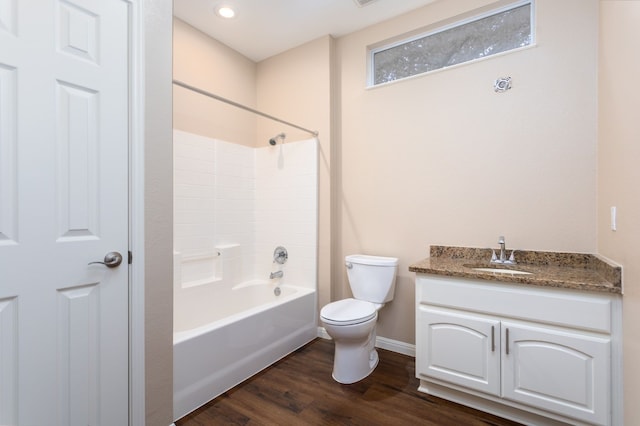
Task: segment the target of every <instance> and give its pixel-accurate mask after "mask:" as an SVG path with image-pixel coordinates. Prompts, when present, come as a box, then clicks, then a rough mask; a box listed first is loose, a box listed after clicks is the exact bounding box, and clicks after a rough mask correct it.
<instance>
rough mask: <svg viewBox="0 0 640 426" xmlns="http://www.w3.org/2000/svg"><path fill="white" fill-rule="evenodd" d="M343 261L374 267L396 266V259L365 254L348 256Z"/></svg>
mask: <svg viewBox="0 0 640 426" xmlns="http://www.w3.org/2000/svg"><path fill="white" fill-rule="evenodd" d="M345 261H347V262H351V263H356V264H359V265H375V266H396V265H397V264H398V258H397V257H382V256H369V255H366V254H350V255H349V256H347V257H345Z"/></svg>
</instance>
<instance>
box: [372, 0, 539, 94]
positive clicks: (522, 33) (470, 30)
mask: <svg viewBox="0 0 640 426" xmlns="http://www.w3.org/2000/svg"><path fill="white" fill-rule="evenodd" d="M531 42H532V36H531V4H530V3H529V4H525V5H523V6H518V7H515V8H513V9H509V10H506V11H503V12H499V13H496V14H493V15H490V16H487V17H484V18H480V19H478V20H475V21H472V22H468V23H465V24H462V25H458V26H455V27H453V28H449V29H447V30H444V31H440V32H437V33H434V34H430V35H427V36H424V37H421V38H418V39H414V40H411V41H408V42H405V43H401V44H399V45H395V46H393V47H390V48H387V49H383V50H379V51H377V52H374V53H373V69H374V81H373V84H374V85H375V84H381V83H387V82H389V81H394V80H398V79H401V78H405V77H410V76H412V75H416V74H422V73H425V72H428V71H433V70H437V69H439V68H445V67H448V66H451V65H456V64H460V63H463V62H467V61H471V60H474V59H479V58H484V57H486V56H491V55H495V54H496V53H500V52H505V51H507V50H511V49H516V48H518V47H523V46H528V45H529V44H531Z"/></svg>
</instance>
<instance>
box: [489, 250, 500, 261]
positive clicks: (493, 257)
mask: <svg viewBox="0 0 640 426" xmlns="http://www.w3.org/2000/svg"><path fill="white" fill-rule="evenodd" d="M496 260H498V256H497V255H496V251H495V250H491V262H495V261H496Z"/></svg>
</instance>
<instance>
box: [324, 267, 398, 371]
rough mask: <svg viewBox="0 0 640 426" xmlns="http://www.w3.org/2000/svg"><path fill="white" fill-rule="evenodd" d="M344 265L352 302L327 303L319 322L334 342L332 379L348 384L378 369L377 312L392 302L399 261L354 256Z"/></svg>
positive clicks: (345, 300)
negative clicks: (376, 347) (376, 345)
mask: <svg viewBox="0 0 640 426" xmlns="http://www.w3.org/2000/svg"><path fill="white" fill-rule="evenodd" d="M345 262H346V267H347V275H348V278H349V285H350V286H351V291H352V292H353V297H354V298H353V299H351V298H349V299H343V300H338V301H337V302H332V303H329V304H328V305H326V306H325V307H323V308H322V310H321V311H320V320H321V321H322V324H323V325H324V328H325V330H326V331H327V333H328V334H329V336H331V338H332V339H333V341H334V342H335V348H336V351H335V355H334V359H333V378H334V379H335V380H336V381H337V382H340V383H344V384H349V383H355V382H357V381H358V380H362V379H364V378H365V377H367V376H368V375H369V374H371V372H372V371H373V369H374V368H376V366H377V365H378V352H377V351H376V349H375V342H376V322H377V321H378V310H379V309H380V308H382V307H383V306H384V304H385V303H386V302H389V301H391V300H392V299H393V295H394V292H395V289H396V271H397V269H398V259H396V258H395V257H380V256H367V255H364V254H354V255H350V256H347V257H346V258H345Z"/></svg>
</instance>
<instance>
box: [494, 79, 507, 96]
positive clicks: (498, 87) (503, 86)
mask: <svg viewBox="0 0 640 426" xmlns="http://www.w3.org/2000/svg"><path fill="white" fill-rule="evenodd" d="M509 89H511V77H500V78H498V79H497V80H496V81H495V83H493V90H494V91H495V92H496V93H502V92H506V91H507V90H509Z"/></svg>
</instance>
